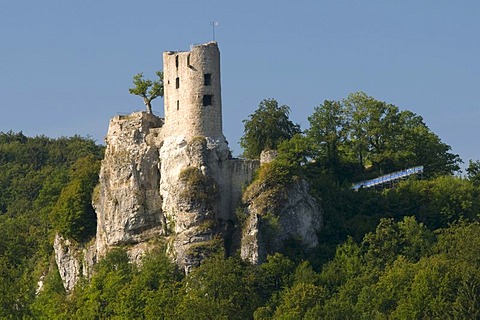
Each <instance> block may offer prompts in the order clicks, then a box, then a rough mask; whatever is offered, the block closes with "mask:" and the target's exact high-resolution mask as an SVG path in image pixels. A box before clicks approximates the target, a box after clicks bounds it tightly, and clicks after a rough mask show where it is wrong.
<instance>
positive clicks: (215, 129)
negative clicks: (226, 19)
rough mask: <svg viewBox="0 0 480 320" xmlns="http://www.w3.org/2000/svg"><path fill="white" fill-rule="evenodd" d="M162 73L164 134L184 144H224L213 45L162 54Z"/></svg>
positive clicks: (216, 53) (216, 54) (216, 51)
mask: <svg viewBox="0 0 480 320" xmlns="http://www.w3.org/2000/svg"><path fill="white" fill-rule="evenodd" d="M163 70H164V87H165V92H164V101H165V123H166V128H165V129H166V131H167V132H164V134H165V135H167V136H184V137H185V138H186V139H187V140H190V139H191V138H193V137H195V136H206V137H211V138H213V139H216V140H222V141H224V140H225V137H224V136H223V133H222V97H221V84H220V51H219V49H218V45H217V43H216V42H209V43H206V44H200V45H194V46H192V48H191V51H188V52H178V51H167V52H164V53H163Z"/></svg>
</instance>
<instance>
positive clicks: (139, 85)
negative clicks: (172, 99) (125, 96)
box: [128, 71, 164, 113]
mask: <svg viewBox="0 0 480 320" xmlns="http://www.w3.org/2000/svg"><path fill="white" fill-rule="evenodd" d="M155 74H156V75H157V77H158V79H157V80H155V81H153V80H150V79H144V78H143V73H138V74H136V75H134V76H133V84H134V85H135V86H134V87H133V88H130V89H128V91H129V92H130V94H134V95H137V96H140V97H142V98H143V103H144V104H145V106H146V107H147V111H148V113H152V100H153V99H156V98H158V97H163V94H164V87H163V72H162V71H157V72H156V73H155Z"/></svg>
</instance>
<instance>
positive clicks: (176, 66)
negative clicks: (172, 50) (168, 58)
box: [175, 56, 178, 70]
mask: <svg viewBox="0 0 480 320" xmlns="http://www.w3.org/2000/svg"><path fill="white" fill-rule="evenodd" d="M175 68H177V70H178V56H175Z"/></svg>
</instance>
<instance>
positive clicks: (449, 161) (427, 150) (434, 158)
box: [307, 92, 461, 176]
mask: <svg viewBox="0 0 480 320" xmlns="http://www.w3.org/2000/svg"><path fill="white" fill-rule="evenodd" d="M308 120H309V122H310V128H309V129H308V130H307V137H308V138H309V139H310V141H311V142H312V143H313V145H314V146H315V148H316V153H317V160H318V161H319V162H320V163H323V164H324V165H325V166H326V167H330V168H334V169H336V170H337V171H338V170H342V167H343V168H344V169H346V168H348V167H352V166H356V167H357V169H356V171H359V172H366V171H370V172H372V173H375V174H376V175H379V174H384V173H388V172H392V171H396V170H399V169H404V168H408V167H413V166H419V165H423V166H424V167H425V173H426V174H427V175H429V176H430V175H442V174H452V173H453V172H455V171H457V170H459V163H460V162H461V160H460V158H459V157H458V155H455V154H452V153H451V152H450V150H451V147H450V146H448V145H447V144H445V143H443V142H442V141H441V140H440V138H439V137H438V136H437V135H435V134H434V133H433V132H432V131H431V130H430V129H429V128H428V127H427V125H426V124H425V123H424V121H423V119H422V117H421V116H419V115H416V114H415V113H413V112H411V111H408V110H403V111H401V110H400V109H399V108H398V107H397V106H394V105H392V104H388V103H386V102H382V101H378V100H376V99H375V98H373V97H370V96H367V95H366V94H365V93H363V92H356V93H352V94H350V95H349V96H348V97H347V98H346V99H344V100H341V101H328V100H326V101H325V102H324V103H323V104H322V105H320V106H318V107H316V108H315V110H314V113H313V115H312V116H310V117H309V118H308Z"/></svg>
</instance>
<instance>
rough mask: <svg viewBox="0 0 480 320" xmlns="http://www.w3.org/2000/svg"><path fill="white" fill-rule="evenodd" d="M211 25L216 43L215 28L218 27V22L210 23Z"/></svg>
mask: <svg viewBox="0 0 480 320" xmlns="http://www.w3.org/2000/svg"><path fill="white" fill-rule="evenodd" d="M210 25H211V26H212V32H213V41H215V27H216V26H218V22H217V21H212V22H210Z"/></svg>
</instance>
